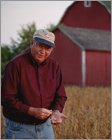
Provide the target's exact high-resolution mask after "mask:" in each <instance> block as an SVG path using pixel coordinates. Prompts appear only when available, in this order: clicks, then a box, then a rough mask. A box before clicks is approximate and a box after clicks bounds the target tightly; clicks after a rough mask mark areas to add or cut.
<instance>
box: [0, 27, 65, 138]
mask: <svg viewBox="0 0 112 140" xmlns="http://www.w3.org/2000/svg"><path fill="white" fill-rule="evenodd" d="M54 41H55V36H54V34H53V33H52V32H49V31H47V30H44V29H40V30H37V31H36V32H35V33H34V36H33V39H31V40H30V49H29V50H28V52H25V53H23V54H21V55H18V56H16V57H15V58H13V59H12V60H11V61H10V62H9V63H8V64H7V66H6V68H5V70H4V76H3V79H2V90H1V93H2V106H3V114H4V116H5V138H6V139H11V138H15V139H27V138H28V139H54V132H53V129H52V124H60V123H61V122H62V118H64V119H66V118H67V117H66V116H65V115H63V114H62V110H63V107H64V104H65V101H66V99H67V96H66V93H65V89H64V85H63V81H62V73H61V70H60V67H59V65H58V63H57V62H56V61H55V60H54V59H53V58H50V57H49V56H50V54H51V52H52V50H53V48H55V44H54Z"/></svg>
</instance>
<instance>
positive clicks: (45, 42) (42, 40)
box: [35, 37, 55, 48]
mask: <svg viewBox="0 0 112 140" xmlns="http://www.w3.org/2000/svg"><path fill="white" fill-rule="evenodd" d="M35 40H36V41H37V42H39V43H43V44H45V45H48V46H51V47H53V48H55V45H54V44H53V43H51V42H49V41H47V40H44V39H42V38H37V37H35Z"/></svg>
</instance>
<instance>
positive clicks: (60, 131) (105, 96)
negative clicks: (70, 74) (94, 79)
mask: <svg viewBox="0 0 112 140" xmlns="http://www.w3.org/2000/svg"><path fill="white" fill-rule="evenodd" d="M65 90H66V94H67V97H68V100H67V101H66V104H65V107H64V110H63V114H65V115H66V116H67V117H68V119H66V120H63V122H62V123H61V124H60V125H53V129H54V133H55V138H56V139H111V88H110V87H84V88H82V87H76V86H65ZM1 114H2V113H1ZM1 138H2V139H4V117H3V115H1Z"/></svg>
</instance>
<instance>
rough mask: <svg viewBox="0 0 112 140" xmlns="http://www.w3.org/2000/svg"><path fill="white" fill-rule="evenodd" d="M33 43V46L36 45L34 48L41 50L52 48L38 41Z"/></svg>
mask: <svg viewBox="0 0 112 140" xmlns="http://www.w3.org/2000/svg"><path fill="white" fill-rule="evenodd" d="M34 44H35V46H36V48H37V49H38V50H40V51H41V50H43V49H45V50H46V51H51V50H53V48H52V47H50V46H47V45H46V46H43V45H42V44H40V43H38V42H34Z"/></svg>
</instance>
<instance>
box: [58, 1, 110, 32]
mask: <svg viewBox="0 0 112 140" xmlns="http://www.w3.org/2000/svg"><path fill="white" fill-rule="evenodd" d="M60 23H63V24H65V25H66V26H70V27H79V28H88V29H98V30H108V31H110V30H111V15H110V14H109V12H108V11H107V9H106V8H105V7H104V6H103V5H102V4H100V3H99V2H97V1H91V7H84V1H80V2H75V3H74V4H73V5H72V6H71V7H69V8H68V10H67V12H66V13H65V15H64V16H63V18H62V19H61V21H60Z"/></svg>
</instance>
